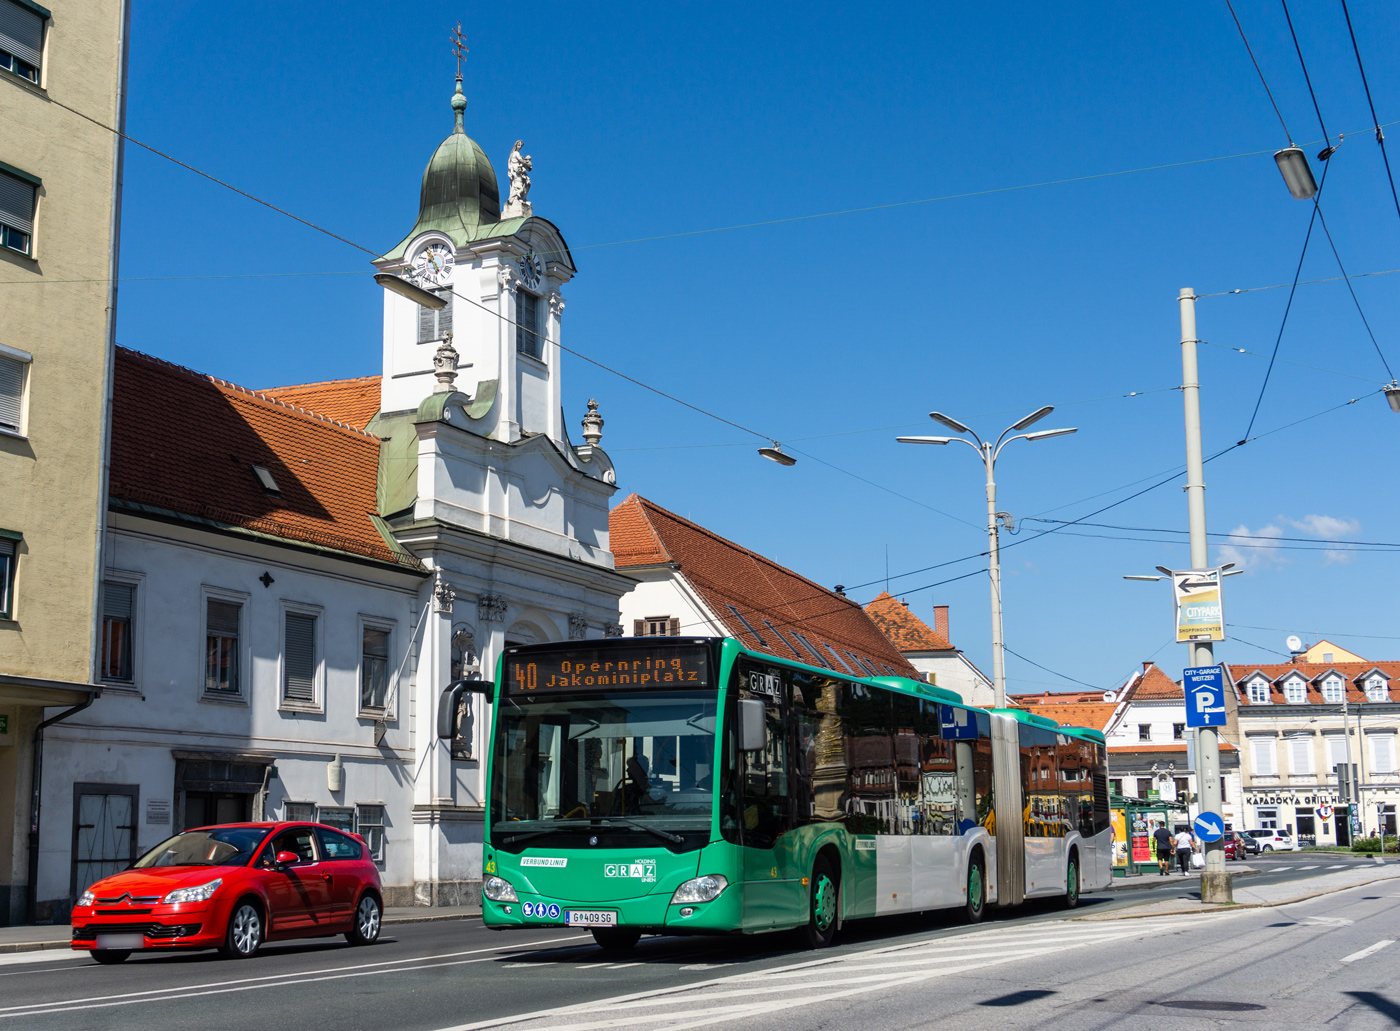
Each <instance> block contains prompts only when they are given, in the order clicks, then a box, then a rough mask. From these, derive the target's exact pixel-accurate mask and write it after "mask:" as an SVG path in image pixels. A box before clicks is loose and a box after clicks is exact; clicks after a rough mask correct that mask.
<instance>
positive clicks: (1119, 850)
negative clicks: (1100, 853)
mask: <svg viewBox="0 0 1400 1031" xmlns="http://www.w3.org/2000/svg"><path fill="white" fill-rule="evenodd" d="M1109 808H1110V809H1111V810H1112V827H1113V876H1114V877H1136V876H1138V875H1139V874H1143V873H1156V872H1157V841H1156V839H1155V838H1154V837H1153V836H1152V834H1153V831H1155V830H1156V829H1157V828H1158V827H1165V828H1166V829H1167V830H1168V831H1169V832H1171V833H1173V834H1174V833H1176V828H1177V827H1178V826H1185V827H1186V828H1187V829H1188V830H1189V829H1190V826H1191V814H1190V810H1189V809H1188V808H1187V806H1186V805H1185V804H1183V803H1181V802H1168V801H1166V800H1164V799H1141V798H1128V797H1127V796H1125V795H1110V796H1109ZM1172 858H1175V857H1172Z"/></svg>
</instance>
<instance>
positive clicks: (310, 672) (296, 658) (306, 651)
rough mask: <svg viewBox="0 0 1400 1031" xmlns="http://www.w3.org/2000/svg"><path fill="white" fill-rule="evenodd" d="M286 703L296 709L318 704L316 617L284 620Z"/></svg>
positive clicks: (289, 615) (292, 614)
mask: <svg viewBox="0 0 1400 1031" xmlns="http://www.w3.org/2000/svg"><path fill="white" fill-rule="evenodd" d="M283 620H284V632H283V638H282V701H283V702H284V703H287V704H290V705H293V706H303V707H305V706H311V705H315V704H316V665H317V656H316V617H315V616H313V615H309V614H307V613H305V612H287V613H285V614H284V616H283Z"/></svg>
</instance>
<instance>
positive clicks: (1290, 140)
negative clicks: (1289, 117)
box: [1225, 0, 1293, 147]
mask: <svg viewBox="0 0 1400 1031" xmlns="http://www.w3.org/2000/svg"><path fill="white" fill-rule="evenodd" d="M1225 6H1226V7H1228V8H1229V9H1230V17H1231V18H1234V19H1235V28H1237V29H1239V30H1240V39H1241V40H1243V41H1244V49H1245V51H1246V52H1247V53H1248V54H1249V59H1250V61H1252V62H1253V63H1254V70H1255V71H1256V72H1258V73H1259V81H1260V82H1261V83H1262V84H1263V86H1264V92H1265V93H1267V94H1268V95H1269V103H1270V104H1272V105H1273V106H1274V114H1276V115H1278V124H1279V125H1281V126H1283V135H1284V136H1286V137H1287V138H1288V145H1289V146H1290V147H1291V146H1292V145H1293V134H1292V133H1291V132H1289V131H1288V123H1287V122H1285V121H1284V120H1283V112H1282V111H1280V110H1279V109H1278V101H1276V100H1275V99H1274V91H1273V90H1271V89H1269V80H1268V79H1266V78H1264V69H1262V68H1260V67H1259V61H1258V59H1257V58H1256V57H1255V56H1254V48H1253V47H1252V46H1250V45H1249V37H1248V36H1246V35H1245V34H1244V26H1243V25H1241V24H1240V16H1239V15H1238V14H1236V13H1235V5H1234V4H1232V3H1230V0H1225Z"/></svg>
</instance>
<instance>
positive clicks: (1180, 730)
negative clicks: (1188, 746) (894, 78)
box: [1172, 723, 1186, 741]
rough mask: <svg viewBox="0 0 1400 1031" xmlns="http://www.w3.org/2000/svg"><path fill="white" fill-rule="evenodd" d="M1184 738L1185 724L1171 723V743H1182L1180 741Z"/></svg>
mask: <svg viewBox="0 0 1400 1031" xmlns="http://www.w3.org/2000/svg"><path fill="white" fill-rule="evenodd" d="M1185 738H1186V724H1185V723H1173V724H1172V740H1173V741H1182V740H1184V739H1185Z"/></svg>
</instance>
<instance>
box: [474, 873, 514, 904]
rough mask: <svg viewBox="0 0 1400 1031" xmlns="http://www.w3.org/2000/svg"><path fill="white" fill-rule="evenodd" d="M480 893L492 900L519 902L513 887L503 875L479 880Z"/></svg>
mask: <svg viewBox="0 0 1400 1031" xmlns="http://www.w3.org/2000/svg"><path fill="white" fill-rule="evenodd" d="M481 894H483V895H485V896H486V897H487V898H488V899H490V900H491V901H492V902H519V901H520V899H518V898H516V895H515V888H514V887H513V886H512V885H511V883H510V881H508V880H506V879H505V878H504V877H487V878H486V880H484V881H482V882H481Z"/></svg>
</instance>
